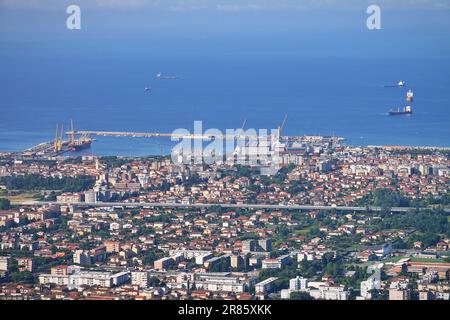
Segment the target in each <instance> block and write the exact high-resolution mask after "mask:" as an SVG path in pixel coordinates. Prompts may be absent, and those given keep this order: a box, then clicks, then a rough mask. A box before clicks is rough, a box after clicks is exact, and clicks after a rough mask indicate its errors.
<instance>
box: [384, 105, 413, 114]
mask: <svg viewBox="0 0 450 320" xmlns="http://www.w3.org/2000/svg"><path fill="white" fill-rule="evenodd" d="M411 113H412V109H411V106H406V107H404V108H403V109H401V110H400V108H397V110H393V109H391V110H389V115H390V116H395V115H400V114H411Z"/></svg>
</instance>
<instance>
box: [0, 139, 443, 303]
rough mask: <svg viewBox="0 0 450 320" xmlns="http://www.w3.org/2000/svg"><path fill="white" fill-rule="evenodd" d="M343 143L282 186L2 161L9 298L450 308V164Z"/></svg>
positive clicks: (184, 171)
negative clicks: (421, 303)
mask: <svg viewBox="0 0 450 320" xmlns="http://www.w3.org/2000/svg"><path fill="white" fill-rule="evenodd" d="M342 140H343V139H338V138H335V137H324V136H303V137H301V138H298V139H297V140H296V141H295V142H292V143H289V144H286V145H285V146H284V148H283V150H282V152H281V154H280V158H281V165H280V168H279V170H278V171H277V172H276V173H275V174H271V175H265V174H261V170H260V169H261V168H260V167H259V166H261V165H258V164H253V165H246V164H245V163H244V164H241V163H239V164H238V163H234V164H233V163H213V164H210V165H207V164H204V163H202V164H197V163H194V162H193V163H185V162H178V163H177V162H173V161H172V160H171V158H170V157H169V156H148V157H116V156H108V157H106V156H103V157H102V156H94V155H76V153H75V154H72V155H64V156H57V157H54V158H48V159H44V158H42V157H35V158H33V157H32V156H30V154H24V153H22V154H21V157H18V153H14V152H4V153H1V154H0V274H1V278H0V299H3V300H50V299H52V300H53V299H65V300H188V299H200V300H205V299H208V300H210V299H217V300H278V299H291V300H313V299H319V300H450V282H449V280H450V248H449V246H450V223H449V215H450V150H449V149H446V148H413V147H381V146H368V147H354V146H348V145H345V144H344V143H342ZM262 165H264V164H262Z"/></svg>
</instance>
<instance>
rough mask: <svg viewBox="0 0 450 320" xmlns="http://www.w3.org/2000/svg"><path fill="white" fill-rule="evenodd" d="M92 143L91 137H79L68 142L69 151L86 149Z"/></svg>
mask: <svg viewBox="0 0 450 320" xmlns="http://www.w3.org/2000/svg"><path fill="white" fill-rule="evenodd" d="M91 144H92V139H90V138H80V139H77V140H74V141H72V142H70V143H69V147H70V149H71V151H81V150H84V149H88V148H89V147H90V146H91Z"/></svg>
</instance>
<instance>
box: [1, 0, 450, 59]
mask: <svg viewBox="0 0 450 320" xmlns="http://www.w3.org/2000/svg"><path fill="white" fill-rule="evenodd" d="M70 4H77V5H79V6H80V7H81V14H82V19H81V20H82V29H81V30H76V31H69V30H67V28H66V19H67V16H68V15H67V14H66V8H67V6H68V5H70ZM369 4H377V5H379V6H380V7H381V18H382V30H376V31H369V30H367V27H366V19H367V17H368V15H367V13H366V9H367V6H368V5H369ZM0 44H1V45H2V51H3V52H2V53H3V54H8V52H9V54H11V55H13V54H17V52H18V51H20V52H21V54H27V53H29V52H34V51H39V52H41V53H43V52H51V53H53V54H55V53H58V52H59V51H58V50H63V48H64V47H65V48H75V47H76V50H77V51H78V52H80V53H81V52H85V53H86V54H90V53H91V51H90V50H91V49H92V50H95V49H99V50H100V49H101V48H100V47H101V46H103V47H104V48H110V49H111V50H116V51H117V54H120V52H124V51H132V50H141V51H142V50H144V51H145V50H151V53H154V54H162V53H164V54H166V53H167V54H175V53H176V52H177V53H179V54H180V53H181V52H182V53H183V54H185V55H189V54H205V55H208V54H209V55H216V54H217V53H224V52H225V53H227V52H229V53H234V54H238V55H239V54H252V53H258V52H266V53H267V52H273V53H276V54H298V55H313V56H316V55H320V56H326V55H335V56H346V57H349V56H358V55H363V56H370V55H376V56H387V57H404V56H406V57H408V56H417V57H420V56H426V57H440V58H450V0H370V1H369V0H70V1H68V0H0ZM72 51H73V50H72ZM119 51H120V52H119Z"/></svg>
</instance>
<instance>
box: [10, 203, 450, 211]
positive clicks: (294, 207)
mask: <svg viewBox="0 0 450 320" xmlns="http://www.w3.org/2000/svg"><path fill="white" fill-rule="evenodd" d="M11 204H12V205H21V206H35V205H46V204H47V205H51V204H57V205H75V206H80V207H130V208H131V207H136V208H137V207H167V208H211V207H222V208H246V209H273V210H337V211H367V207H352V206H312V205H278V204H228V203H195V204H182V203H162V202H96V203H86V202H54V201H22V202H12V203H11ZM369 209H370V210H371V211H381V208H380V207H369ZM421 209H426V208H421ZM391 211H392V212H409V211H415V208H405V207H393V208H391ZM444 211H445V212H447V213H450V209H444Z"/></svg>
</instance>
